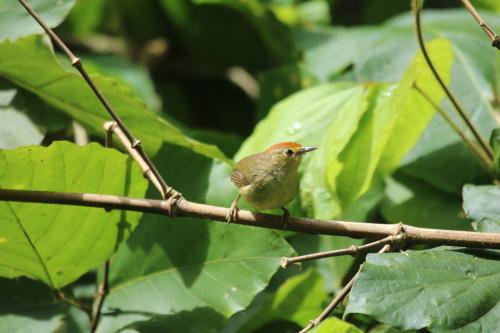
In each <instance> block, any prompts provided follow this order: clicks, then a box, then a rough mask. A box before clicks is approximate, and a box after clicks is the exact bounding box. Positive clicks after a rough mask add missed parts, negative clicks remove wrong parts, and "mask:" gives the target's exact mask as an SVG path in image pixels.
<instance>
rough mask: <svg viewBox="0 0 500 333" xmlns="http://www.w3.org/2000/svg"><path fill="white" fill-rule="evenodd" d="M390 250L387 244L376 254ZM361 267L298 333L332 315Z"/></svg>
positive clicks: (303, 332) (347, 292)
mask: <svg viewBox="0 0 500 333" xmlns="http://www.w3.org/2000/svg"><path fill="white" fill-rule="evenodd" d="M390 249H391V246H390V245H389V244H386V245H384V247H383V248H382V249H380V251H378V253H384V252H388V251H389V250H390ZM362 267H363V265H361V266H359V269H358V271H357V272H356V274H355V275H354V276H353V277H352V278H351V280H349V282H347V284H346V285H345V286H344V288H343V289H342V290H341V291H340V292H339V293H338V294H337V295H336V296H335V298H334V299H333V300H332V301H331V302H330V304H328V306H327V307H326V308H325V309H324V310H323V312H321V314H320V315H319V316H318V317H316V318H315V319H313V320H311V321H310V322H309V324H308V325H307V326H306V327H304V328H303V329H302V330H301V331H300V332H299V333H305V332H307V331H309V330H310V329H311V328H314V327H316V326H318V325H319V323H321V322H322V321H323V320H325V319H326V317H328V316H329V315H330V313H332V311H333V310H334V309H335V308H336V307H337V305H339V303H340V302H342V300H343V299H344V298H345V297H346V296H347V295H348V294H349V292H350V291H351V288H352V286H353V284H354V282H356V280H357V279H358V277H359V274H360V273H361V268H362Z"/></svg>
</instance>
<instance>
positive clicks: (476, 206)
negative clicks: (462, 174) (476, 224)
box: [462, 185, 500, 219]
mask: <svg viewBox="0 0 500 333" xmlns="http://www.w3.org/2000/svg"><path fill="white" fill-rule="evenodd" d="M462 195H463V199H464V204H463V208H464V211H465V214H466V215H467V217H468V218H471V219H481V218H483V217H489V218H493V219H500V206H499V205H498V200H500V186H498V185H484V186H474V185H465V186H464V189H463V193H462Z"/></svg>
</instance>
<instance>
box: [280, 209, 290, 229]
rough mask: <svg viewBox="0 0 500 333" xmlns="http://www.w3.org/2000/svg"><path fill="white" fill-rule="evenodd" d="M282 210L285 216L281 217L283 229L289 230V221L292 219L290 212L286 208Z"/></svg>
mask: <svg viewBox="0 0 500 333" xmlns="http://www.w3.org/2000/svg"><path fill="white" fill-rule="evenodd" d="M281 209H282V210H283V216H282V217H281V227H282V228H283V230H286V229H287V228H288V220H289V219H290V212H289V211H288V209H287V208H285V207H281Z"/></svg>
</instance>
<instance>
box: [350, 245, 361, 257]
mask: <svg viewBox="0 0 500 333" xmlns="http://www.w3.org/2000/svg"><path fill="white" fill-rule="evenodd" d="M349 248H350V249H351V251H352V252H351V256H353V257H355V256H357V255H358V252H359V246H356V245H354V244H353V245H351V246H350V247H349Z"/></svg>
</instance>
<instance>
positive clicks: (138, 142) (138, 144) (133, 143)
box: [130, 138, 141, 149]
mask: <svg viewBox="0 0 500 333" xmlns="http://www.w3.org/2000/svg"><path fill="white" fill-rule="evenodd" d="M140 145H141V140H137V139H135V138H134V141H132V145H130V146H131V147H132V149H136V148H137V147H138V146H140Z"/></svg>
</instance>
